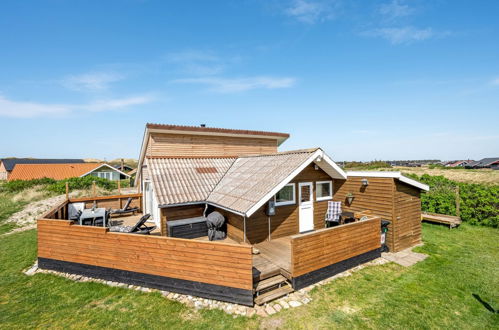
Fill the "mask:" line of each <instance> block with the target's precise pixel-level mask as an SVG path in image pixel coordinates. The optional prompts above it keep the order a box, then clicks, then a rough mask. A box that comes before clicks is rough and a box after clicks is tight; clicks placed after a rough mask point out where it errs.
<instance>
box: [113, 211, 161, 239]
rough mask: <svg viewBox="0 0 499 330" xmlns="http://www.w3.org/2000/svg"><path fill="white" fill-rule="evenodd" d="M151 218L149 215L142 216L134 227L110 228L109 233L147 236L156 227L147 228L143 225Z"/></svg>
mask: <svg viewBox="0 0 499 330" xmlns="http://www.w3.org/2000/svg"><path fill="white" fill-rule="evenodd" d="M150 217H151V215H150V214H146V215H144V216H143V217H142V218H140V219H139V221H137V223H136V224H135V225H134V226H111V227H109V231H110V232H115V233H129V234H141V235H149V234H150V233H151V231H153V230H154V229H156V226H151V227H148V226H146V225H145V223H146V221H147V220H148V219H149V218H150Z"/></svg>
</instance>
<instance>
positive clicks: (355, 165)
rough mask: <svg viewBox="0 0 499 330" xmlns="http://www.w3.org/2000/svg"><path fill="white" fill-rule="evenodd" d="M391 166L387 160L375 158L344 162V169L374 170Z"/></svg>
mask: <svg viewBox="0 0 499 330" xmlns="http://www.w3.org/2000/svg"><path fill="white" fill-rule="evenodd" d="M391 167H392V166H391V165H390V164H388V163H387V162H383V161H380V160H375V161H372V162H367V163H363V162H348V163H346V164H345V169H358V170H375V169H378V168H391Z"/></svg>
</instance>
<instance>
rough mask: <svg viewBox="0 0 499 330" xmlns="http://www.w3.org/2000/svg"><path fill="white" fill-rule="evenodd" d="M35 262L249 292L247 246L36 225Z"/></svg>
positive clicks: (44, 222)
mask: <svg viewBox="0 0 499 330" xmlns="http://www.w3.org/2000/svg"><path fill="white" fill-rule="evenodd" d="M38 257H39V258H46V259H50V260H58V261H64V262H71V263H77V264H84V265H91V266H99V267H105V268H107V269H119V270H123V271H129V272H135V273H141V274H149V275H157V276H164V277H167V278H173V279H181V280H187V281H194V282H201V283H208V284H214V285H220V286H225V287H231V288H239V289H244V290H252V289H253V277H252V252H251V247H250V246H245V245H236V244H226V243H219V242H203V241H197V240H188V239H179V238H170V237H162V236H152V235H151V236H145V235H144V236H143V235H136V234H125V233H113V232H109V231H108V229H107V228H102V227H92V226H79V225H75V224H73V222H72V221H64V220H54V219H40V220H38Z"/></svg>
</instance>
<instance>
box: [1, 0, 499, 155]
mask: <svg viewBox="0 0 499 330" xmlns="http://www.w3.org/2000/svg"><path fill="white" fill-rule="evenodd" d="M498 17H499V1H495V0H491V1H485V0H483V1H471V0H470V1H457V0H454V1H444V0H433V1H423V0H413V1H409V0H407V1H404V0H397V1H393V0H380V1H347V0H331V1H328V0H290V1H285V0H282V1H281V0H267V1H263V0H262V1H257V0H246V1H244V0H242V1H187V0H186V1H175V2H174V1H148V0H142V1H138V0H136V1H135V0H122V1H62V0H59V1H2V3H1V4H0V45H1V46H0V130H1V132H2V134H1V136H2V139H0V157H6V156H17V157H85V158H87V157H92V158H101V159H104V158H106V159H113V158H117V157H138V153H139V148H140V141H141V138H142V134H143V130H144V125H145V123H147V122H153V123H173V124H183V125H198V124H201V123H206V124H207V125H208V126H214V127H228V128H242V129H257V130H270V131H282V132H287V133H290V134H291V138H290V139H289V140H288V141H287V142H286V143H285V144H283V146H282V150H289V149H295V148H306V147H315V146H320V147H322V148H324V149H325V150H326V152H328V153H329V154H330V155H331V156H332V158H333V159H335V160H371V159H424V158H438V159H465V158H468V157H469V158H475V159H478V158H482V157H486V156H499V128H498V126H499V125H498V124H499V19H498Z"/></svg>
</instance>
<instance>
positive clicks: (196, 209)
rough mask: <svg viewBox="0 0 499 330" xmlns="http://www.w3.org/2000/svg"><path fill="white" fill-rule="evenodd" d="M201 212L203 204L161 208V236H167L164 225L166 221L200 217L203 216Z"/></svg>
mask: <svg viewBox="0 0 499 330" xmlns="http://www.w3.org/2000/svg"><path fill="white" fill-rule="evenodd" d="M203 211H204V204H200V205H187V206H178V207H168V208H162V209H161V235H163V236H168V230H167V228H168V227H167V225H166V223H167V222H168V221H175V220H181V219H188V218H196V217H201V216H203Z"/></svg>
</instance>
